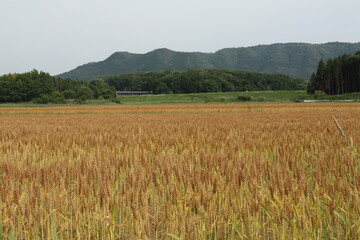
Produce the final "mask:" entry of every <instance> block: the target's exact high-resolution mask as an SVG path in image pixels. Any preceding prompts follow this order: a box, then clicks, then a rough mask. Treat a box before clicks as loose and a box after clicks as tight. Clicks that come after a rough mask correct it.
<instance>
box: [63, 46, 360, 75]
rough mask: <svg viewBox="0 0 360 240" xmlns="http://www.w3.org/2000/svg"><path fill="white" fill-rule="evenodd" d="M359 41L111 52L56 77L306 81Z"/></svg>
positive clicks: (354, 47)
mask: <svg viewBox="0 0 360 240" xmlns="http://www.w3.org/2000/svg"><path fill="white" fill-rule="evenodd" d="M358 50H360V42H357V43H345V42H329V43H323V44H310V43H274V44H270V45H256V46H251V47H238V48H235V47H234V48H224V49H220V50H218V51H216V52H214V53H206V52H182V51H174V50H170V49H168V48H159V49H155V50H152V51H150V52H147V53H144V54H139V53H130V52H124V51H123V52H115V53H113V54H111V55H110V56H109V57H108V58H106V59H105V60H103V61H99V62H92V63H88V64H84V65H81V66H79V67H77V68H75V69H73V70H70V71H68V72H65V73H62V74H59V75H57V76H58V77H63V78H71V79H79V80H92V79H95V78H98V77H106V76H111V75H117V74H122V73H131V72H143V71H161V70H177V71H184V70H187V69H191V68H198V69H213V68H222V69H235V70H247V71H255V72H260V73H277V74H285V75H288V76H290V77H295V78H303V79H306V80H307V79H309V77H310V75H311V73H312V72H314V71H315V70H316V67H317V64H318V62H319V60H320V59H321V58H322V59H324V60H325V61H326V60H327V59H329V58H334V57H337V56H339V55H342V54H354V53H355V52H356V51H358Z"/></svg>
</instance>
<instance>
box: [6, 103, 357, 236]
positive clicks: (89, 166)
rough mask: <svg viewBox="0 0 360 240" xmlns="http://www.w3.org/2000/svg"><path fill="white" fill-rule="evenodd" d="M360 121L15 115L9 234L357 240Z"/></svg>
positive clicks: (325, 116) (343, 115)
mask: <svg viewBox="0 0 360 240" xmlns="http://www.w3.org/2000/svg"><path fill="white" fill-rule="evenodd" d="M333 116H334V117H335V118H336V119H337V121H338V124H339V125H336V123H335V122H334V119H333V118H332V117H333ZM359 119H360V104H359V103H310V104H305V103H301V104H296V103H286V104H283V103H282V104H280V103H271V104H270V103H251V104H250V103H248V104H201V105H199V104H177V105H136V106H131V105H108V106H63V107H42V108H21V107H14V108H10V107H3V108H0V123H1V125H0V181H1V184H0V219H1V228H0V229H1V234H2V237H3V238H9V239H359V238H360V220H359V219H360V188H359V186H360V152H359V150H360V149H359V143H360V123H359ZM341 131H342V132H341ZM341 133H343V134H344V136H342V134H341Z"/></svg>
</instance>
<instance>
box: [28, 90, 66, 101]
mask: <svg viewBox="0 0 360 240" xmlns="http://www.w3.org/2000/svg"><path fill="white" fill-rule="evenodd" d="M33 102H34V103H39V104H47V103H66V99H65V97H64V95H63V94H62V93H60V92H57V91H55V92H53V93H51V94H42V95H40V97H38V98H35V99H33Z"/></svg>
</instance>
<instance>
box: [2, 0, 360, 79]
mask: <svg viewBox="0 0 360 240" xmlns="http://www.w3.org/2000/svg"><path fill="white" fill-rule="evenodd" d="M359 9H360V1H359V0H341V1H340V0H247V1H242V0H152V1H150V0H30V1H29V0H0V75H2V74H6V73H10V72H26V71H30V70H32V69H38V70H41V71H45V72H49V73H50V74H59V73H62V72H65V71H69V70H71V69H73V68H75V67H77V66H79V65H82V64H85V63H88V62H92V61H101V60H104V59H105V58H107V57H108V56H109V55H111V54H112V53H114V52H116V51H128V52H133V53H146V52H149V51H152V50H154V49H157V48H164V47H165V48H169V49H172V50H175V51H200V52H215V51H217V50H219V49H222V48H227V47H246V46H254V45H259V44H272V43H285V42H307V43H325V42H332V41H341V42H359V41H360V31H359V24H360V14H359Z"/></svg>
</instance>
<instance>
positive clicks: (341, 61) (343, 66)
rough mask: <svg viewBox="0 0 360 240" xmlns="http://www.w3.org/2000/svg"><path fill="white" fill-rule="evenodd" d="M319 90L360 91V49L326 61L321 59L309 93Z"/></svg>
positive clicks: (313, 75)
mask: <svg viewBox="0 0 360 240" xmlns="http://www.w3.org/2000/svg"><path fill="white" fill-rule="evenodd" d="M317 90H318V91H323V92H325V93H327V94H331V95H335V94H344V93H352V92H360V51H358V52H357V53H356V54H355V55H342V56H340V57H337V58H334V59H332V58H330V59H328V60H327V61H326V63H325V62H324V61H323V60H322V59H321V60H320V62H319V64H318V68H317V71H316V73H313V74H312V76H311V79H310V82H309V84H308V93H315V91H317Z"/></svg>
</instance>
